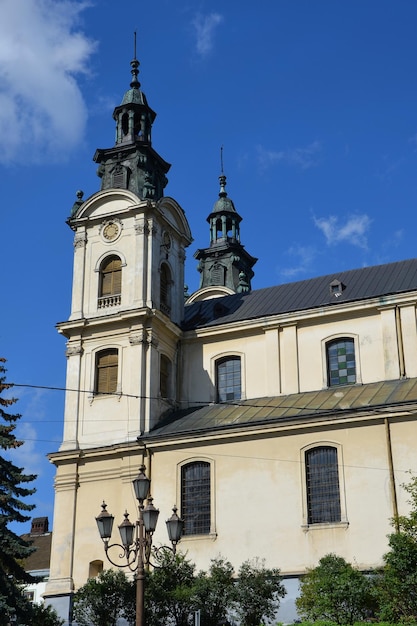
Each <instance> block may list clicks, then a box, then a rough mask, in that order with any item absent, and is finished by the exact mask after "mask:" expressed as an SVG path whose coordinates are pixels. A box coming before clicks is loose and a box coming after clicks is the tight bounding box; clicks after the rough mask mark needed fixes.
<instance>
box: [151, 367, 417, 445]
mask: <svg viewBox="0 0 417 626" xmlns="http://www.w3.org/2000/svg"><path fill="white" fill-rule="evenodd" d="M416 401H417V379H416V378H409V379H403V380H391V381H384V382H379V383H369V384H367V385H346V386H337V387H331V388H329V389H322V390H320V391H307V392H304V393H295V394H291V395H287V396H274V397H266V398H255V399H252V400H244V401H241V402H239V403H233V404H210V405H207V406H204V407H201V408H198V407H197V408H196V407H194V408H192V409H188V410H184V411H177V412H174V413H172V414H171V415H170V416H168V417H167V419H166V420H165V422H164V423H162V424H161V425H160V426H159V427H156V428H155V429H154V430H152V431H151V432H150V433H149V435H148V437H150V438H160V437H164V436H170V435H176V436H178V435H181V434H184V435H186V434H191V433H203V432H204V431H207V432H215V431H219V430H221V429H225V428H227V429H230V428H233V427H241V426H242V425H248V426H254V425H265V424H273V423H276V422H279V421H283V422H287V421H289V420H294V419H301V420H302V419H303V418H306V421H307V418H308V421H310V420H311V418H312V417H314V418H317V419H320V418H323V417H326V416H330V417H332V418H333V417H340V416H343V415H344V414H346V413H347V412H351V411H361V410H362V411H369V410H375V411H377V410H382V411H383V412H384V413H385V412H386V410H388V409H389V410H395V409H400V408H401V407H404V406H405V405H407V404H409V403H414V402H416Z"/></svg>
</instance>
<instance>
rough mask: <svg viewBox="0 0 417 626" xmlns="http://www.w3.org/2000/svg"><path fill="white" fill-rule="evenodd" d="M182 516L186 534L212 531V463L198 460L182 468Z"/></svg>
mask: <svg viewBox="0 0 417 626" xmlns="http://www.w3.org/2000/svg"><path fill="white" fill-rule="evenodd" d="M181 517H182V518H183V520H184V535H207V534H208V533H209V532H210V522H211V486H210V463H207V462H205V461H196V462H194V463H188V464H187V465H183V467H182V468H181Z"/></svg>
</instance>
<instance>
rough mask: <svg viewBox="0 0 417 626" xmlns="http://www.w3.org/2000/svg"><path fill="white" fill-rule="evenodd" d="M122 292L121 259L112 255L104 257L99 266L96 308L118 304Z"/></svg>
mask: <svg viewBox="0 0 417 626" xmlns="http://www.w3.org/2000/svg"><path fill="white" fill-rule="evenodd" d="M121 292H122V261H121V260H120V259H119V257H118V256H115V255H112V256H109V257H107V258H106V259H104V261H103V262H102V264H101V267H100V286H99V297H98V308H99V309H103V308H107V307H109V306H114V305H117V304H120V301H121Z"/></svg>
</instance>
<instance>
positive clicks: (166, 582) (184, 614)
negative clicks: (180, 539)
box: [145, 549, 195, 626]
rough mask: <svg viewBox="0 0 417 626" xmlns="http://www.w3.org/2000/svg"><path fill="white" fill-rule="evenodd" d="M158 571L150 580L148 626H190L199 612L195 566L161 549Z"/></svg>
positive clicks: (146, 619)
mask: <svg viewBox="0 0 417 626" xmlns="http://www.w3.org/2000/svg"><path fill="white" fill-rule="evenodd" d="M156 558H157V562H156V566H157V567H155V569H153V571H152V573H151V574H149V575H148V576H147V578H146V584H145V621H146V624H147V625H148V626H165V624H173V625H175V626H187V625H188V624H190V623H191V617H192V614H193V611H194V610H195V598H194V584H195V577H194V571H195V565H194V563H191V561H188V560H187V559H186V557H185V555H183V554H181V553H179V552H177V554H175V555H174V554H173V553H172V552H171V550H168V549H160V550H159V552H158V554H157V557H156Z"/></svg>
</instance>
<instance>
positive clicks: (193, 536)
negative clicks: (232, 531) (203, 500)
mask: <svg viewBox="0 0 417 626" xmlns="http://www.w3.org/2000/svg"><path fill="white" fill-rule="evenodd" d="M195 463H206V464H207V465H208V466H209V477H210V496H209V497H210V525H209V531H208V532H206V533H193V534H191V533H190V534H187V533H186V532H184V534H183V536H182V538H181V542H184V541H195V540H198V539H201V538H211V539H215V538H216V537H217V533H216V524H215V519H216V511H215V487H214V486H215V466H214V461H213V460H212V459H210V458H207V457H192V458H188V459H185V460H184V461H182V462H181V463H179V464H178V466H177V502H179V503H180V515H181V517H182V518H183V482H182V476H183V470H184V468H185V467H187V466H190V465H192V464H195ZM184 531H185V527H184Z"/></svg>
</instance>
